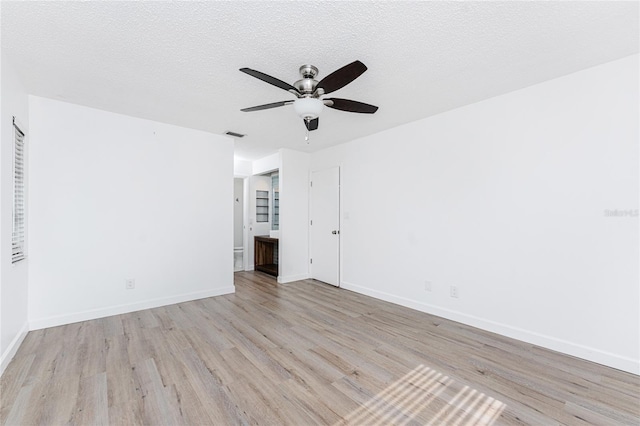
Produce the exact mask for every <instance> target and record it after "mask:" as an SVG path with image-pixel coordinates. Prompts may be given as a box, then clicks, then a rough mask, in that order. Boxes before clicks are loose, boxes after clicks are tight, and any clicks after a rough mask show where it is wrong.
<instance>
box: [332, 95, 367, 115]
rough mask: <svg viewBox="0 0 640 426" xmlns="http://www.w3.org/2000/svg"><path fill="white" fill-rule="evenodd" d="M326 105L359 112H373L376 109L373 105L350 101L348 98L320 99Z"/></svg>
mask: <svg viewBox="0 0 640 426" xmlns="http://www.w3.org/2000/svg"><path fill="white" fill-rule="evenodd" d="M322 101H323V102H324V104H325V105H326V106H328V107H329V108H333V109H339V110H340V111H348V112H359V113H362V114H373V113H374V112H376V111H377V110H378V107H377V106H375V105H369V104H365V103H364V102H358V101H352V100H349V99H340V98H328V99H323V100H322Z"/></svg>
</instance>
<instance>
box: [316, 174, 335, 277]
mask: <svg viewBox="0 0 640 426" xmlns="http://www.w3.org/2000/svg"><path fill="white" fill-rule="evenodd" d="M309 246H310V247H309V253H310V255H311V260H310V262H311V264H310V269H311V278H314V279H316V280H319V281H323V282H325V283H327V284H331V285H335V286H336V287H339V286H340V277H339V271H340V268H339V263H340V168H338V167H335V168H333V169H327V170H322V171H319V172H312V173H311V220H310V232H309Z"/></svg>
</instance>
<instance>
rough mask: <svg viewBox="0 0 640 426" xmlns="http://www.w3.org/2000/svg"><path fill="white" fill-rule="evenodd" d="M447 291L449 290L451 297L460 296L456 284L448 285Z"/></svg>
mask: <svg viewBox="0 0 640 426" xmlns="http://www.w3.org/2000/svg"><path fill="white" fill-rule="evenodd" d="M449 291H450V294H451V297H453V298H456V299H457V298H458V297H460V295H459V294H458V287H457V286H455V285H452V286H451V287H450V289H449Z"/></svg>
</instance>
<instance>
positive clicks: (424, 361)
mask: <svg viewBox="0 0 640 426" xmlns="http://www.w3.org/2000/svg"><path fill="white" fill-rule="evenodd" d="M235 277H236V278H235V283H236V293H235V294H233V295H227V296H220V297H214V298H209V299H202V300H198V301H193V302H187V303H181V304H178V305H172V306H166V307H162V308H156V309H150V310H145V311H140V312H134V313H131V314H125V315H118V316H114V317H109V318H104V319H99V320H94V321H85V322H81V323H76V324H71V325H66V326H61V327H55V328H49V329H45V330H38V331H32V332H30V333H29V334H28V335H27V337H26V339H25V341H24V343H23V344H22V346H21V347H20V349H19V351H18V353H17V355H16V357H15V358H14V360H13V361H12V362H11V363H10V365H9V366H8V367H7V370H6V371H5V373H4V375H3V377H2V379H1V391H2V395H1V398H2V399H1V401H2V407H1V410H0V420H1V422H2V424H7V425H31V424H43V425H62V424H76V425H102V424H105V425H106V424H111V425H133V424H149V425H161V424H167V425H182V424H193V425H196V424H202V425H205V424H211V425H226V424H272V425H315V424H327V425H334V424H340V425H342V424H354V425H356V424H361V425H373V424H385V425H386V424H438V425H439V424H446V425H449V424H450V425H467V424H534V425H551V424H558V423H562V424H570V425H574V424H576V425H579V424H603V425H613V424H635V425H637V424H640V406H639V398H640V377H638V376H635V375H632V374H628V373H624V372H621V371H618V370H614V369H611V368H607V367H603V366H600V365H597V364H594V363H590V362H587V361H583V360H580V359H576V358H572V357H569V356H566V355H562V354H559V353H556V352H552V351H549V350H546V349H542V348H539V347H536V346H533V345H530V344H526V343H522V342H519V341H515V340H512V339H509V338H506V337H502V336H499V335H495V334H491V333H487V332H484V331H481V330H478V329H475V328H472V327H468V326H465V325H461V324H459V323H455V322H451V321H447V320H444V319H442V318H438V317H435V316H431V315H427V314H425V313H421V312H417V311H414V310H411V309H406V308H403V307H399V306H397V305H393V304H390V303H386V302H383V301H379V300H376V299H372V298H369V297H366V296H362V295H359V294H356V293H353V292H350V291H347V290H341V289H336V288H333V287H331V286H328V285H324V284H321V283H318V282H315V281H310V280H307V281H300V282H296V283H291V284H287V285H278V284H276V283H275V281H274V280H273V278H271V277H269V276H266V275H263V274H261V273H251V272H242V273H236V275H235Z"/></svg>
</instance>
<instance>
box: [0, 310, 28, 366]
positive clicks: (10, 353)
mask: <svg viewBox="0 0 640 426" xmlns="http://www.w3.org/2000/svg"><path fill="white" fill-rule="evenodd" d="M28 332H29V323H27V322H25V323H24V325H23V326H22V328H21V329H20V331H19V332H18V334H16V337H14V338H13V340H12V341H11V343H9V346H8V347H7V349H6V350H5V351H4V353H3V354H2V358H0V376H2V373H4V370H5V368H7V366H8V365H9V363H10V362H11V360H12V359H13V357H14V356H15V354H16V352H18V348H20V345H21V344H22V342H23V341H24V338H25V337H27V333H28Z"/></svg>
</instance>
